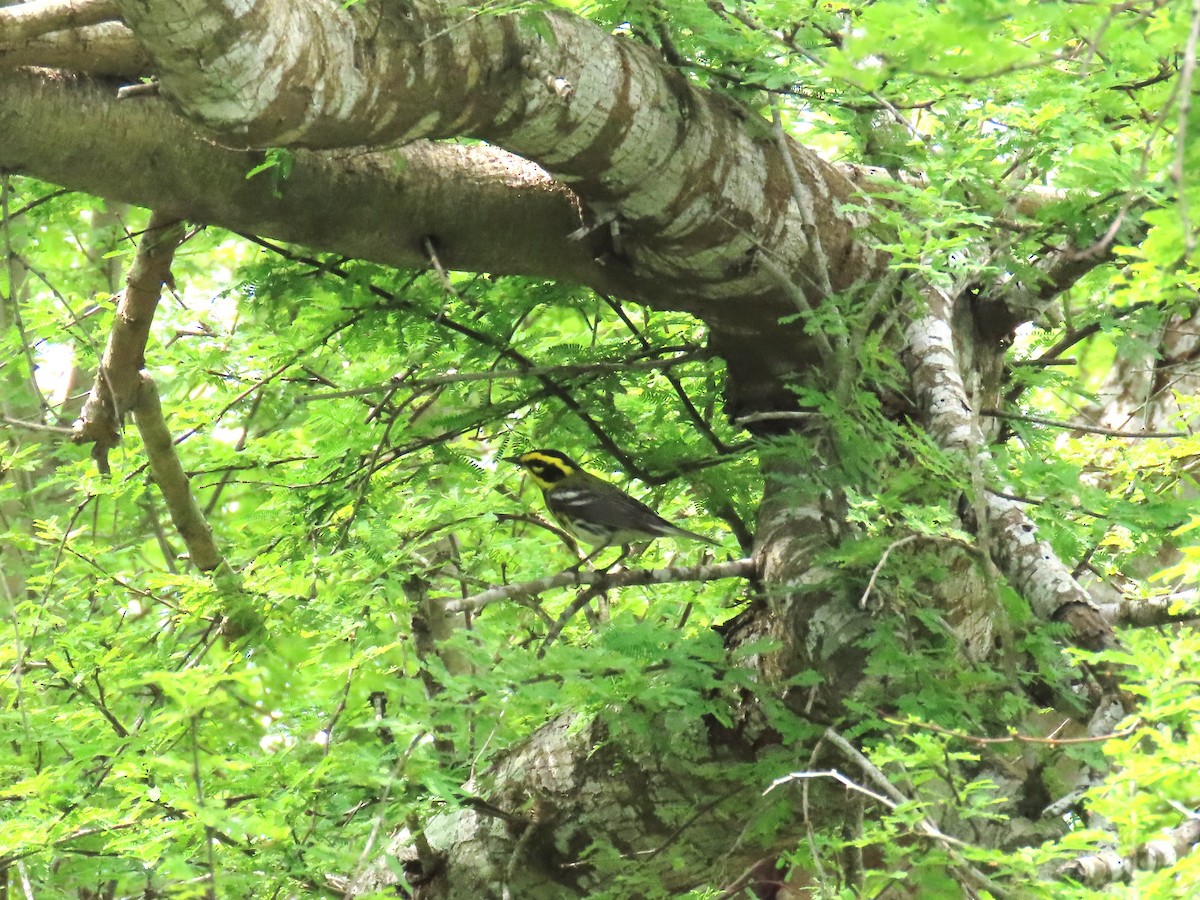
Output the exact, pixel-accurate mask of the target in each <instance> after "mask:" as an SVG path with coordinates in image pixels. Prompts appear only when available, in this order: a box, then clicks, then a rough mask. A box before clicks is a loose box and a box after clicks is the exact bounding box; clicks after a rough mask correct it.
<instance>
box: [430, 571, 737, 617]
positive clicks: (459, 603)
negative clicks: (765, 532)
mask: <svg viewBox="0 0 1200 900" xmlns="http://www.w3.org/2000/svg"><path fill="white" fill-rule="evenodd" d="M755 571H756V566H755V562H754V560H753V559H749V558H747V559H735V560H732V561H729V562H723V563H711V564H709V565H705V566H668V567H667V568H664V569H620V570H618V571H616V572H601V571H595V570H589V571H572V570H570V569H568V570H566V571H563V572H558V573H556V574H554V575H547V576H546V577H545V578H537V579H534V580H533V581H523V582H521V583H519V584H506V585H502V586H500V587H494V588H492V589H490V590H487V591H483V592H482V593H479V594H473V595H472V596H470V597H463V598H462V599H457V598H455V599H449V600H447V601H446V602H445V604H444V605H443V607H442V609H443V611H444V612H445V613H446V614H447V615H452V614H454V613H460V612H475V611H477V610H481V609H483V608H484V607H485V606H490V605H491V604H493V603H498V602H499V601H501V600H515V599H518V598H526V597H533V596H536V595H538V594H544V593H546V592H547V591H552V590H555V589H556V588H561V587H570V586H575V585H592V586H593V587H595V588H597V589H598V590H601V591H603V590H608V589H609V588H617V587H630V586H633V585H645V584H669V583H676V582H682V581H719V580H720V579H723V578H752V577H754V574H755Z"/></svg>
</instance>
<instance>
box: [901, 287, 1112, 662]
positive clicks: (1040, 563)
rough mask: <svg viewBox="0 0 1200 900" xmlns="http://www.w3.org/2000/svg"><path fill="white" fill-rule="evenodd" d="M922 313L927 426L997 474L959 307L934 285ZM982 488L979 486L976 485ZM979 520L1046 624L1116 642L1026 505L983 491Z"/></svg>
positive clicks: (916, 344)
mask: <svg viewBox="0 0 1200 900" xmlns="http://www.w3.org/2000/svg"><path fill="white" fill-rule="evenodd" d="M924 299H925V309H924V311H923V314H921V315H918V316H916V317H915V318H914V319H913V320H912V322H910V323H909V325H908V327H907V329H906V331H905V345H906V363H907V365H908V368H909V373H910V375H911V377H912V383H913V389H914V392H915V393H916V396H917V401H918V403H919V405H920V408H921V411H922V413H923V417H924V420H925V425H926V427H927V428H928V429H929V432H930V434H931V435H932V436H933V438H934V440H935V441H936V442H937V443H938V444H939V445H940V446H941V447H942V448H943V449H944V450H947V451H949V452H951V453H954V454H958V455H960V456H963V457H965V458H967V459H968V461H969V462H971V463H972V465H973V466H974V467H975V468H976V469H978V470H979V471H987V470H988V469H990V467H991V466H990V464H991V459H990V456H989V454H988V452H987V443H986V440H985V438H984V435H983V431H982V429H981V428H980V427H979V423H978V420H977V418H976V416H975V414H974V410H973V408H972V404H971V399H970V396H969V394H968V392H967V388H966V385H965V383H964V381H963V375H962V370H961V368H960V365H959V360H958V352H957V350H956V348H955V344H954V328H953V322H952V303H951V300H950V298H949V297H947V296H946V294H944V293H943V292H941V291H939V290H937V289H934V288H930V289H929V290H927V291H926V294H925V298H924ZM977 487H978V486H977ZM976 493H977V496H976V497H975V498H974V499H975V502H976V504H977V505H978V507H979V511H980V512H982V516H981V517H980V518H981V521H980V523H979V525H980V529H981V533H982V535H983V536H984V541H985V543H986V544H987V545H988V551H989V554H990V555H991V557H992V559H993V561H994V562H995V563H996V566H997V567H998V568H999V570H1000V571H1001V572H1002V573H1003V574H1004V576H1005V577H1006V578H1007V579H1008V580H1009V581H1010V582H1011V583H1012V585H1013V587H1015V588H1016V589H1017V591H1018V592H1020V593H1021V594H1022V595H1023V596H1024V597H1025V598H1026V600H1027V601H1028V602H1029V604H1030V606H1031V607H1032V608H1033V611H1034V613H1035V614H1036V615H1038V616H1039V617H1040V618H1042V619H1043V620H1045V621H1065V622H1067V623H1068V624H1069V625H1070V626H1071V628H1072V630H1073V633H1074V639H1075V640H1076V642H1078V643H1079V644H1080V645H1082V646H1084V647H1088V648H1090V649H1102V648H1104V647H1107V646H1110V645H1111V644H1112V642H1113V632H1112V628H1111V627H1110V626H1109V624H1108V623H1107V622H1106V621H1105V619H1104V618H1103V616H1101V614H1100V611H1099V610H1098V609H1097V608H1096V607H1095V606H1094V605H1093V603H1092V600H1091V598H1090V597H1089V596H1088V593H1087V592H1086V591H1085V590H1084V589H1083V588H1082V587H1080V585H1079V584H1078V583H1077V582H1076V581H1075V579H1074V578H1073V577H1072V576H1071V572H1070V570H1069V569H1068V568H1067V567H1066V565H1064V564H1063V562H1062V560H1060V559H1059V558H1058V556H1057V555H1056V554H1055V553H1054V551H1053V550H1052V549H1051V547H1050V545H1049V544H1048V543H1046V541H1043V540H1040V539H1039V538H1038V534H1037V526H1036V525H1034V524H1033V522H1032V520H1030V518H1029V517H1028V516H1027V515H1026V514H1025V512H1024V510H1023V509H1022V508H1021V506H1020V505H1019V504H1017V503H1015V502H1013V501H1011V500H1008V499H1005V498H1003V497H998V496H996V495H995V494H994V493H992V492H989V491H978V490H977V491H976Z"/></svg>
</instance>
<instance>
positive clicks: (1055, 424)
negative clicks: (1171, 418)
mask: <svg viewBox="0 0 1200 900" xmlns="http://www.w3.org/2000/svg"><path fill="white" fill-rule="evenodd" d="M979 414H980V415H981V416H988V417H989V418H992V419H1004V420H1006V421H1010V422H1029V423H1030V424H1033V425H1048V426H1049V427H1051V428H1066V429H1069V430H1071V431H1084V432H1087V433H1088V434H1103V435H1106V436H1108V437H1120V438H1185V437H1189V435H1188V433H1187V432H1186V431H1117V430H1116V429H1113V428H1101V427H1099V426H1098V425H1084V424H1083V423H1081V422H1060V421H1058V420H1057V419H1045V418H1042V417H1041V416H1026V415H1020V414H1018V413H1006V412H1000V410H998V409H984V410H980V412H979Z"/></svg>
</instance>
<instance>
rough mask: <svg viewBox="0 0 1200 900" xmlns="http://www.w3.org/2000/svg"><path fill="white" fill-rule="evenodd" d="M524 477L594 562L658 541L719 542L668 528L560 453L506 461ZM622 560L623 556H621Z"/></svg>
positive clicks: (534, 452) (532, 454)
mask: <svg viewBox="0 0 1200 900" xmlns="http://www.w3.org/2000/svg"><path fill="white" fill-rule="evenodd" d="M504 461H505V462H511V463H516V464H517V465H518V466H521V467H522V468H523V469H525V471H526V472H528V473H529V474H530V475H531V476H532V477H533V480H534V482H536V484H537V486H538V487H540V488H541V489H542V497H543V499H544V500H545V501H546V509H548V510H549V511H550V514H551V515H552V516H553V517H554V518H555V520H556V521H557V522H558V523H559V524H560V525H561V526H562V527H563V529H564V530H565V531H566V532H567V533H568V534H570V535H571V536H572V537H574V538H575V539H576V540H580V541H584V542H586V543H588V544H591V545H592V546H593V547H595V550H593V551H592V553H591V555H590V556H588V559H592V558H593V557H595V556H596V554H597V553H599V552H600V551H601V550H603V549H604V548H605V547H611V546H613V545H615V544H619V545H623V546H624V545H628V544H631V543H633V542H634V541H651V540H654V539H655V538H660V537H675V538H685V539H687V540H691V541H703V542H704V543H706V544H712V545H714V546H716V545H718V543H719V542H718V541H714V540H713V539H712V538H708V537H705V536H704V535H702V534H697V533H696V532H694V531H688V530H687V529H686V528H680V527H678V526H677V525H672V524H671V523H670V522H668V521H667V520H666V519H664V518H663V517H662V516H660V515H659V514H658V513H656V512H655V511H654V510H652V509H651V508H650V507H649V506H647V505H646V504H645V503H643V502H642V501H641V500H637V499H635V498H633V497H631V496H629V495H628V494H627V493H625V492H624V491H623V490H621V489H620V488H619V487H617V486H616V485H612V484H609V483H608V482H607V481H605V480H604V479H602V478H598V477H596V476H595V475H593V474H591V473H590V472H587V471H584V469H583V467H582V466H580V465H579V463H577V462H575V460H573V459H571V457H569V456H567V455H566V454H565V453H562V452H560V451H558V450H528V451H526V452H525V453H520V454H518V455H516V456H506V457H504ZM622 556H624V554H622Z"/></svg>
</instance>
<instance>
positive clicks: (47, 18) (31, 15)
mask: <svg viewBox="0 0 1200 900" xmlns="http://www.w3.org/2000/svg"><path fill="white" fill-rule="evenodd" d="M119 17H120V12H119V11H118V10H117V7H116V4H115V3H113V2H112V0H28V2H25V3H18V4H16V5H15V6H11V7H9V8H8V9H6V10H4V15H3V16H0V46H3V45H5V44H16V43H19V42H21V41H27V40H29V39H30V38H35V37H40V36H41V35H43V34H48V33H49V32H52V31H62V30H64V29H68V28H82V27H84V26H86V25H98V24H100V23H101V22H110V21H112V20H114V19H117V18H119Z"/></svg>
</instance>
